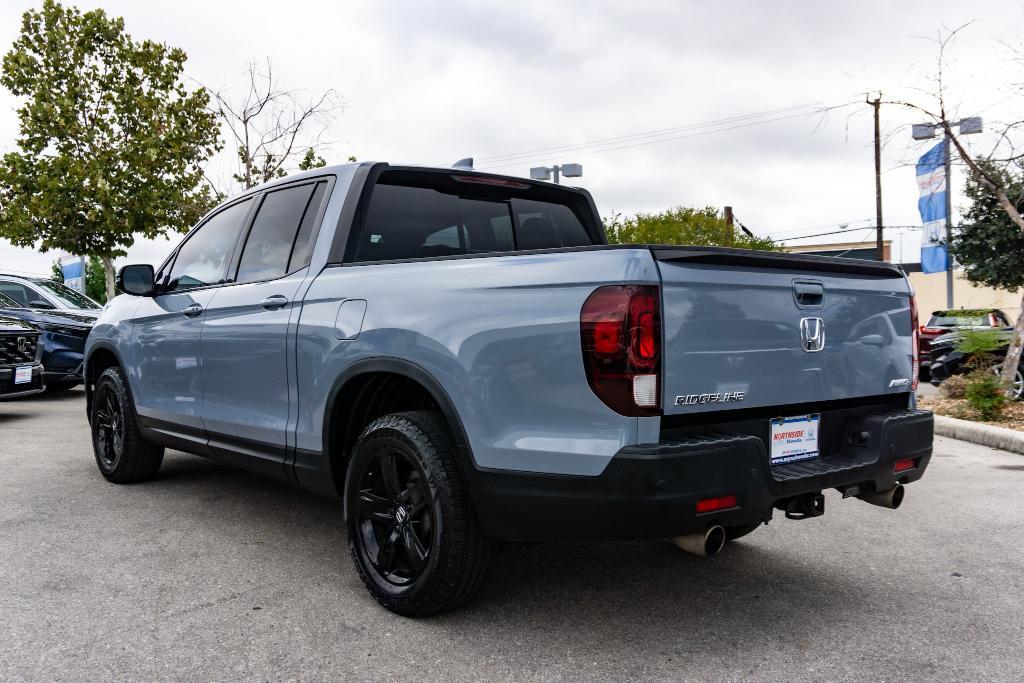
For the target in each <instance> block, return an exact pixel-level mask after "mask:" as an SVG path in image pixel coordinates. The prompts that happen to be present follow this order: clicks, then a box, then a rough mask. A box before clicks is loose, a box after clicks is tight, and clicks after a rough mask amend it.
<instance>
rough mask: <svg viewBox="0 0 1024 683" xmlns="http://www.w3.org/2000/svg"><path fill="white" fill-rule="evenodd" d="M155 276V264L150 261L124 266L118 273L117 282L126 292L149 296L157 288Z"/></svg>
mask: <svg viewBox="0 0 1024 683" xmlns="http://www.w3.org/2000/svg"><path fill="white" fill-rule="evenodd" d="M153 277H154V276H153V266H151V265H149V264H148V263H144V264H138V265H134V266H124V267H123V268H121V270H120V271H119V272H118V273H117V278H116V279H115V284H116V285H117V288H118V289H120V290H121V291H122V292H124V293H125V294H131V295H133V296H149V295H151V294H152V293H153V290H154V289H156V287H155V283H154V282H153Z"/></svg>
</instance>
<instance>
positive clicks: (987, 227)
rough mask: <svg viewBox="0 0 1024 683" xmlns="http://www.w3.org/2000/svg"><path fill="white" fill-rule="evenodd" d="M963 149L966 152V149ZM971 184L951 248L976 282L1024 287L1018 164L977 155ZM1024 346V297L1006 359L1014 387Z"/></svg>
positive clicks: (1023, 189)
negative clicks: (998, 162) (1010, 165)
mask: <svg viewBox="0 0 1024 683" xmlns="http://www.w3.org/2000/svg"><path fill="white" fill-rule="evenodd" d="M963 153H964V152H963V150H961V154H963ZM968 169H969V170H970V173H969V174H968V177H967V186H966V188H965V191H966V194H967V198H968V199H969V200H970V202H971V204H970V207H969V208H968V210H967V212H966V213H965V214H964V218H963V221H962V222H961V224H960V226H959V229H958V230H957V231H956V232H955V233H954V235H953V241H952V243H951V244H950V252H951V253H952V254H953V256H954V257H955V258H956V260H957V261H958V262H959V263H960V265H961V266H963V269H964V273H965V275H966V276H967V279H968V280H970V281H971V282H975V283H979V284H983V285H988V286H989V287H996V288H998V289H1006V290H1009V291H1013V292H1015V291H1017V290H1019V289H1021V288H1022V287H1024V227H1022V225H1021V223H1022V221H1021V211H1022V210H1024V177H1022V176H1021V172H1020V171H1019V170H1013V167H1007V166H1004V167H1000V166H999V165H997V164H996V163H994V162H992V161H989V160H986V159H974V160H972V161H971V163H970V164H969V165H968ZM1022 348H1024V297H1022V299H1021V307H1020V310H1018V311H1017V323H1016V325H1015V326H1014V329H1013V335H1012V336H1011V339H1010V345H1009V348H1008V350H1007V353H1006V359H1005V361H1004V363H1003V370H1002V382H1003V384H1004V385H1005V386H1010V382H1011V381H1012V379H1013V376H1014V375H1015V374H1016V372H1017V368H1018V366H1019V364H1020V362H1021V350H1022Z"/></svg>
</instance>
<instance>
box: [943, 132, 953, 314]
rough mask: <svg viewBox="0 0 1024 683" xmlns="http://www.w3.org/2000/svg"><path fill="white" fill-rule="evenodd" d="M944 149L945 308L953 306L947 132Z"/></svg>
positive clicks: (949, 161) (950, 195) (951, 204)
mask: <svg viewBox="0 0 1024 683" xmlns="http://www.w3.org/2000/svg"><path fill="white" fill-rule="evenodd" d="M942 141H943V143H945V149H944V150H943V152H942V156H943V162H944V163H945V164H946V308H953V254H952V252H951V251H950V247H951V246H952V244H953V185H952V183H951V182H950V181H951V180H952V178H951V175H950V172H951V170H952V163H951V162H952V159H951V155H950V153H949V147H950V139H949V134H948V133H946V134H944V135H943V136H942Z"/></svg>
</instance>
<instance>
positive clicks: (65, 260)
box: [60, 254, 85, 294]
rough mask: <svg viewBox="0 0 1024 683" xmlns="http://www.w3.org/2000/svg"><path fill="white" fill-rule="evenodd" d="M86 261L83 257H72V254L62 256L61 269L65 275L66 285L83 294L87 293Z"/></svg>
mask: <svg viewBox="0 0 1024 683" xmlns="http://www.w3.org/2000/svg"><path fill="white" fill-rule="evenodd" d="M84 261H85V259H83V258H82V257H81V256H72V255H71V254H61V256H60V269H61V272H62V273H63V274H64V284H65V285H67V286H68V287H70V288H71V289H74V290H77V291H79V292H82V293H83V294H84V293H85V269H84V268H83V262H84Z"/></svg>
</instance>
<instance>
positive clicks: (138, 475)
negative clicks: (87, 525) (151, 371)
mask: <svg viewBox="0 0 1024 683" xmlns="http://www.w3.org/2000/svg"><path fill="white" fill-rule="evenodd" d="M95 386H96V389H95V391H94V393H93V396H92V400H91V402H90V404H89V411H90V412H89V424H90V425H91V429H92V448H93V453H94V455H95V456H96V465H97V467H99V469H100V474H102V475H103V476H104V477H106V478H107V480H108V481H112V482H114V483H115V484H131V483H134V482H139V481H146V480H148V479H152V478H153V477H155V476H156V473H157V472H158V471H159V470H160V463H162V462H163V459H164V449H163V446H160V445H158V444H154V443H149V442H148V441H146V440H145V439H144V438H143V437H142V433H141V432H140V431H139V425H138V420H137V419H136V414H135V402H134V401H133V400H132V394H131V391H130V390H129V389H128V382H126V381H125V378H124V374H123V373H122V371H121V368H120V367H117V366H114V367H110V368H107V369H106V370H104V371H103V372H102V373H101V374H100V376H99V379H97V380H96V385H95Z"/></svg>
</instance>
